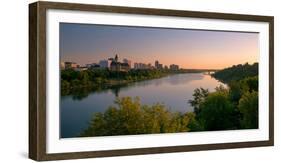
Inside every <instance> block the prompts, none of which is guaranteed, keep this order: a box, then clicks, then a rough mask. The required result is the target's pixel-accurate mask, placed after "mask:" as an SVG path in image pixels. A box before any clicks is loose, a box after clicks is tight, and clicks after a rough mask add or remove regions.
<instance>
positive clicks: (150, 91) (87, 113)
mask: <svg viewBox="0 0 281 163" xmlns="http://www.w3.org/2000/svg"><path fill="white" fill-rule="evenodd" d="M219 85H224V84H222V83H220V82H219V81H217V80H216V79H214V78H212V77H211V76H209V75H204V74H202V73H187V74H176V75H170V76H167V77H163V78H160V79H153V80H147V81H141V82H136V83H133V84H131V85H129V86H123V87H119V88H117V89H115V90H111V89H108V90H104V91H102V92H92V93H90V94H89V95H88V96H87V97H85V98H82V99H77V98H74V96H71V95H69V96H63V97H62V98H61V110H60V111H61V115H60V118H61V119H60V123H61V137H62V138H67V137H76V136H77V135H79V133H81V132H82V131H83V130H84V129H85V128H87V126H88V122H89V121H90V119H91V117H92V115H93V113H96V112H104V111H105V110H106V109H107V108H108V107H109V106H112V105H114V100H115V98H116V97H117V96H118V97H124V96H131V97H136V96H139V97H140V99H141V104H148V105H150V104H155V103H163V104H165V105H166V106H167V107H169V108H170V110H171V111H179V112H187V111H193V109H192V107H191V106H190V105H189V103H188V100H190V99H192V94H193V91H194V89H196V88H199V87H202V88H205V89H209V91H213V90H214V88H215V87H217V86H219Z"/></svg>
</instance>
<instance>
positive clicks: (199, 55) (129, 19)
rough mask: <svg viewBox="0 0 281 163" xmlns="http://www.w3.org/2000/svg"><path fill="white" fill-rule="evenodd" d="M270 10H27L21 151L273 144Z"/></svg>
mask: <svg viewBox="0 0 281 163" xmlns="http://www.w3.org/2000/svg"><path fill="white" fill-rule="evenodd" d="M273 23H274V18H273V17H272V16H258V15H240V14H229V13H210V12H198V11H196V12H194V11H179V10H166V9H165V10H164V9H151V8H131V7H120V6H119V7H117V6H102V5H89V4H73V3H56V2H36V3H32V4H30V5H29V79H30V80H29V157H30V158H31V159H34V160H40V161H41V160H58V159H76V158H89V157H106V156H121V155H137V154H154V153H168V152H186V151H198V150H213V149H227V148H242V147H258V146H273V144H274V132H273V128H274V124H273V122H274V119H273V118H274V115H273V94H274V93H273V90H274V89H273V88H274V86H273V84H274V83H273V82H274V80H273V79H274V77H273V74H274V73H273V51H274V50H273V49H274V47H273V40H274V39H273V28H274V24H273Z"/></svg>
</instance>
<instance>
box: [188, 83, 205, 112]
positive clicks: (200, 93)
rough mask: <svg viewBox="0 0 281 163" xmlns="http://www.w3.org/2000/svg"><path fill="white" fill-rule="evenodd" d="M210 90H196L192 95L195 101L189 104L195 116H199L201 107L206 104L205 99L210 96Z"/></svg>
mask: <svg viewBox="0 0 281 163" xmlns="http://www.w3.org/2000/svg"><path fill="white" fill-rule="evenodd" d="M208 94H209V90H208V89H204V88H201V87H200V88H196V89H195V90H194V92H193V94H192V96H193V99H192V100H189V101H188V102H189V103H190V105H191V106H192V107H193V109H194V112H195V114H199V112H200V108H199V105H200V104H201V103H203V102H204V100H205V98H206V97H207V96H208Z"/></svg>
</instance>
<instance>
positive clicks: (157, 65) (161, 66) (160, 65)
mask: <svg viewBox="0 0 281 163" xmlns="http://www.w3.org/2000/svg"><path fill="white" fill-rule="evenodd" d="M155 68H156V69H163V64H160V62H159V61H158V60H156V61H155Z"/></svg>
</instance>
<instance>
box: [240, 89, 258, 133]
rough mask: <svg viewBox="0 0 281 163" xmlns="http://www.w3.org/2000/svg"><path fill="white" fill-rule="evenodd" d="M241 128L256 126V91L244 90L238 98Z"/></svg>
mask: <svg viewBox="0 0 281 163" xmlns="http://www.w3.org/2000/svg"><path fill="white" fill-rule="evenodd" d="M238 109H239V111H240V112H241V114H242V119H241V126H242V128H247V129H249V128H258V92H256V91H252V92H246V93H244V94H243V96H242V98H241V99H240V100H239V105H238Z"/></svg>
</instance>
